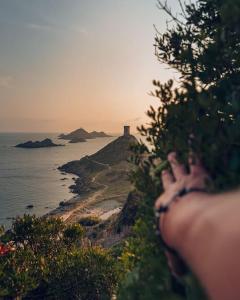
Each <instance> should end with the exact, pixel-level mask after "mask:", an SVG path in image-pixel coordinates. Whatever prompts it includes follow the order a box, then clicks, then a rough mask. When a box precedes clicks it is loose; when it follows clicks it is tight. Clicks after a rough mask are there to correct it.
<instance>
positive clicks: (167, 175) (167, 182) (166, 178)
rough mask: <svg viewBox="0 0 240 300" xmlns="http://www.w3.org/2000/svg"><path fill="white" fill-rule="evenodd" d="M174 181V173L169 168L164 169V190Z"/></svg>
mask: <svg viewBox="0 0 240 300" xmlns="http://www.w3.org/2000/svg"><path fill="white" fill-rule="evenodd" d="M173 182H174V178H173V176H172V174H171V173H170V172H169V171H168V170H164V171H162V184H163V188H164V190H166V189H168V188H169V186H170V185H171V184H172V183H173Z"/></svg>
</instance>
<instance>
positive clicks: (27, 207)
mask: <svg viewBox="0 0 240 300" xmlns="http://www.w3.org/2000/svg"><path fill="white" fill-rule="evenodd" d="M33 207H34V206H33V205H32V204H29V205H27V206H26V209H32V208H33Z"/></svg>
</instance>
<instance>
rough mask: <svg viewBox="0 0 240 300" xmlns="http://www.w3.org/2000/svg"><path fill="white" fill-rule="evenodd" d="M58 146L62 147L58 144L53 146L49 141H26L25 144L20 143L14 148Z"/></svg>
mask: <svg viewBox="0 0 240 300" xmlns="http://www.w3.org/2000/svg"><path fill="white" fill-rule="evenodd" d="M59 146H64V145H60V144H55V143H53V142H52V140H51V139H45V140H43V141H36V142H33V141H28V142H26V143H21V144H18V145H16V146H15V147H17V148H29V149H32V148H48V147H59Z"/></svg>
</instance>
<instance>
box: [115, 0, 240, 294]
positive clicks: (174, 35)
mask: <svg viewBox="0 0 240 300" xmlns="http://www.w3.org/2000/svg"><path fill="white" fill-rule="evenodd" d="M158 3H159V6H160V7H161V8H163V9H165V10H166V11H167V12H168V14H169V15H170V16H171V18H172V19H173V20H174V25H173V26H172V28H169V29H167V31H166V32H165V33H164V34H160V33H157V35H156V39H155V48H156V55H157V58H158V60H159V61H160V62H161V63H164V64H167V65H168V66H169V67H170V68H172V69H174V70H175V71H177V73H178V78H179V81H175V82H174V81H173V80H169V81H168V82H167V83H160V82H159V81H154V82H153V84H154V86H155V91H154V92H153V93H152V95H153V96H155V97H157V98H158V99H159V101H160V104H159V107H158V108H157V109H154V108H153V107H150V109H149V111H148V116H149V117H150V119H151V121H150V123H149V125H147V126H141V127H140V128H139V130H140V132H141V134H142V135H143V136H144V137H145V138H146V139H147V141H148V143H150V145H151V147H148V145H146V144H144V143H141V144H140V145H138V146H136V147H135V148H134V151H135V156H134V157H133V161H134V163H135V164H136V165H137V166H138V168H137V170H136V171H135V172H134V173H133V176H132V178H133V181H134V182H135V186H136V188H137V189H138V190H139V191H141V192H142V193H143V195H144V197H143V201H142V204H141V210H140V215H139V221H138V222H137V224H136V225H135V229H134V233H135V236H134V237H133V238H131V239H130V240H129V241H128V243H127V244H126V247H125V250H124V251H123V254H122V257H121V259H122V263H123V265H124V266H125V268H126V269H128V270H129V272H128V275H127V277H125V280H123V282H122V285H121V288H120V291H119V296H118V298H119V299H148V300H149V299H159V298H161V299H172V297H173V299H175V298H176V297H177V296H176V294H173V292H176V291H177V294H178V295H179V297H183V298H184V299H186V298H187V293H189V290H190V291H191V289H190V288H191V286H189V285H188V287H187V289H185V286H186V284H184V285H181V284H180V285H179V282H176V280H173V278H172V277H171V275H170V274H169V272H168V269H167V265H166V261H165V259H164V257H163V253H162V249H161V247H159V243H158V240H157V239H156V238H155V236H154V226H155V225H154V222H153V220H154V216H153V209H152V208H153V205H154V202H155V199H156V198H157V196H158V195H159V194H160V193H161V192H162V183H161V179H160V173H161V171H162V170H163V169H165V168H168V163H167V160H166V159H167V154H168V153H169V152H170V151H173V150H175V151H178V152H179V153H178V154H179V158H180V159H181V160H182V162H184V163H186V162H187V157H188V154H189V152H195V153H196V154H197V155H198V156H199V157H200V159H201V160H202V162H203V164H204V165H205V167H206V168H207V170H208V172H209V173H210V175H211V176H212V178H213V182H214V186H212V187H209V188H210V189H212V190H213V191H222V190H227V189H232V188H234V187H236V186H238V185H239V183H240V130H239V129H240V101H239V100H240V99H239V95H240V93H239V91H240V86H239V79H240V59H239V54H240V51H239V50H240V49H239V48H240V35H239V32H240V25H239V17H240V1H239V0H237V1H230V0H227V1H226V0H199V1H197V3H196V4H193V3H192V4H189V5H182V7H183V9H184V11H183V16H185V18H183V17H181V20H178V19H177V18H176V17H175V16H172V15H171V11H170V9H169V8H168V7H167V6H166V4H162V3H161V2H160V1H158ZM192 292H194V293H196V289H195V290H194V291H191V293H192ZM202 297H203V296H202V294H201V296H194V297H193V299H203V298H202Z"/></svg>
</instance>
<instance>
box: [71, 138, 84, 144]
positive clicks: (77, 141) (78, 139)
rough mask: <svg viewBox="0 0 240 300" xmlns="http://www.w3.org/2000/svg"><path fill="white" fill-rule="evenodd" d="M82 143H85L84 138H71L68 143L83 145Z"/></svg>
mask: <svg viewBox="0 0 240 300" xmlns="http://www.w3.org/2000/svg"><path fill="white" fill-rule="evenodd" d="M84 142H86V139H84V138H73V139H71V140H70V141H69V143H70V144H76V143H84Z"/></svg>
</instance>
